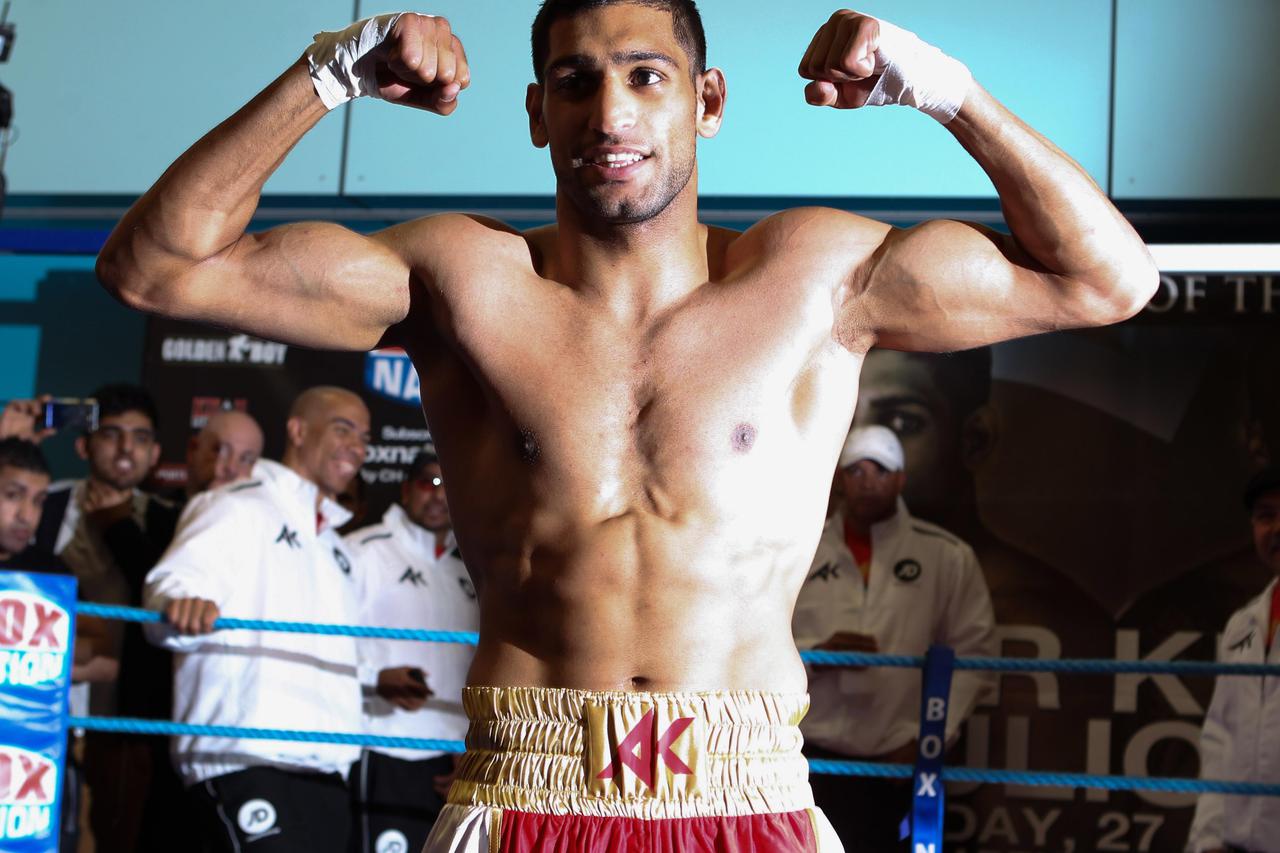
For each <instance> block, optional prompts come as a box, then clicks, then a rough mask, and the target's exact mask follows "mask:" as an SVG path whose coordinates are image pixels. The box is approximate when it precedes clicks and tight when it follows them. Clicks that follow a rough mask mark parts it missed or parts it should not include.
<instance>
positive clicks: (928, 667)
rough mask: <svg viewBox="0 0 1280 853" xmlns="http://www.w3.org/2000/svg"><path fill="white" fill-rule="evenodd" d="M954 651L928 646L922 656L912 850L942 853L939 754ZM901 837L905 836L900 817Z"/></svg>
mask: <svg viewBox="0 0 1280 853" xmlns="http://www.w3.org/2000/svg"><path fill="white" fill-rule="evenodd" d="M955 661H956V653H955V650H954V649H952V648H949V647H947V646H930V647H929V651H928V652H927V653H926V654H925V656H924V672H923V674H922V682H923V683H922V688H923V689H922V690H921V691H920V740H919V743H918V744H917V747H916V767H915V772H914V773H913V774H912V776H911V787H912V795H911V818H910V820H911V826H910V830H911V849H912V851H914V853H942V819H943V812H944V802H943V800H944V797H943V791H942V755H943V753H944V752H946V749H947V704H948V702H949V701H950V699H951V673H952V671H953V669H954V668H955ZM903 823H904V826H903V832H902V837H904V838H905V837H906V835H907V832H906V830H907V827H906V826H905V824H906V820H905V819H904V820H903Z"/></svg>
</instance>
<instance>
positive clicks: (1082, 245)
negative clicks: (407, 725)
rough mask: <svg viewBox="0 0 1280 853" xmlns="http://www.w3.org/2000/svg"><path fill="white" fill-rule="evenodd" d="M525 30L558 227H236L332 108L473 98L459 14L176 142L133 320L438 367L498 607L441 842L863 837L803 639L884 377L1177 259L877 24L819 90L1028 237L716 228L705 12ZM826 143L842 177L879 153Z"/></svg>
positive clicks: (1030, 134)
mask: <svg viewBox="0 0 1280 853" xmlns="http://www.w3.org/2000/svg"><path fill="white" fill-rule="evenodd" d="M532 42H533V57H534V68H533V72H534V79H535V82H533V83H532V84H530V86H529V88H528V95H527V99H526V109H527V112H528V115H529V127H530V132H531V137H532V140H533V142H534V144H535V145H537V146H539V147H547V148H549V149H550V154H551V162H552V166H553V169H554V171H555V174H556V179H557V190H556V220H557V221H556V223H555V224H554V225H551V226H547V227H544V228H537V229H533V230H532V231H529V232H526V233H518V232H516V231H514V230H513V229H511V228H508V227H506V226H505V225H502V224H500V223H497V222H493V221H491V220H487V219H482V218H478V217H474V216H466V215H442V216H436V217H428V218H425V219H421V220H417V221H413V222H409V223H405V224H403V225H398V226H395V227H392V228H390V229H388V230H386V231H383V232H380V233H378V234H374V235H369V236H364V235H359V234H355V233H353V232H351V231H348V230H346V229H344V228H341V227H339V226H337V225H333V224H326V223H300V224H291V225H285V226H282V227H280V228H275V229H271V230H269V231H266V232H264V233H261V234H253V235H250V234H247V233H245V228H246V227H247V226H248V225H249V222H250V220H251V218H252V216H253V213H254V210H255V208H256V206H257V204H258V199H259V197H260V193H261V190H262V187H263V185H264V183H265V182H266V180H267V178H268V177H269V176H270V174H271V173H272V172H273V171H274V170H275V169H276V167H277V166H278V165H279V163H280V162H281V161H282V160H283V158H284V157H285V156H286V154H287V153H288V151H289V150H290V149H291V148H292V147H293V146H294V145H295V144H296V143H297V142H298V140H300V139H301V138H302V136H303V135H304V134H305V133H306V132H307V131H308V130H309V129H310V128H311V127H313V126H314V125H315V124H316V123H317V122H318V121H319V120H320V119H321V118H322V117H323V116H324V115H325V113H326V112H327V110H328V109H329V108H332V107H334V106H337V105H338V104H340V103H343V102H345V101H347V100H350V99H351V98H353V97H357V96H361V95H375V94H376V95H378V96H379V97H382V98H384V99H386V100H390V101H393V102H397V103H401V104H406V105H410V106H417V107H421V108H425V109H428V110H431V111H434V112H437V113H440V114H443V115H448V114H451V113H453V112H454V110H455V109H456V108H457V105H458V98H459V94H460V92H461V90H462V89H464V88H465V87H466V86H467V85H468V84H469V82H470V71H469V68H468V65H467V61H466V55H465V53H464V51H463V48H462V43H461V41H460V40H459V39H458V37H457V36H456V35H454V34H453V33H452V31H451V29H450V27H449V24H448V22H447V21H445V20H444V19H442V18H436V17H428V16H423V15H417V14H412V13H405V14H402V15H387V16H379V17H376V18H371V19H369V20H366V21H362V22H359V23H357V24H355V25H353V26H352V27H350V28H349V29H347V30H344V31H342V32H340V33H325V34H321V35H320V36H319V37H318V38H317V39H316V41H315V43H314V44H313V45H312V47H311V48H310V49H308V51H307V52H306V56H305V57H304V58H302V59H301V60H299V61H298V62H297V63H296V64H295V65H294V66H292V67H291V68H290V69H289V70H287V71H286V72H285V73H284V74H283V75H282V76H281V77H279V78H278V79H277V80H276V81H275V82H274V83H272V84H270V85H269V86H268V87H267V88H266V89H265V90H264V91H263V92H262V93H261V94H260V95H259V96H258V97H256V98H255V99H254V100H253V101H251V102H250V103H249V104H248V105H247V106H246V107H245V108H244V109H242V110H241V111H240V112H238V113H237V114H236V115H235V116H233V117H231V118H230V119H228V120H227V121H226V122H224V123H223V124H221V125H219V126H218V127H217V128H216V129H214V130H213V131H212V132H211V133H210V134H209V135H208V136H206V137H205V138H204V139H203V140H201V141H200V142H198V143H196V144H195V145H194V146H193V147H192V148H191V149H190V150H188V151H187V152H186V153H185V154H184V155H183V156H182V157H181V158H180V159H179V160H178V161H177V163H175V165H174V166H173V167H172V168H171V169H169V170H168V171H167V172H166V173H165V175H164V176H163V177H162V178H161V179H160V180H159V182H158V183H157V184H156V186H155V187H153V188H152V189H151V190H150V191H148V192H147V193H146V194H145V195H144V196H143V197H142V198H141V199H140V200H139V201H138V203H137V204H136V205H135V206H134V207H133V208H131V210H130V211H129V213H127V214H126V215H125V217H124V219H123V220H122V221H121V223H120V224H119V225H118V226H117V228H116V230H115V231H114V232H113V234H112V236H111V237H110V238H109V240H108V242H107V244H106V245H105V246H104V249H103V252H102V254H101V256H100V258H99V263H98V274H99V277H100V278H101V279H102V281H103V282H104V283H105V284H106V286H107V287H108V288H109V289H110V290H111V291H112V292H113V293H114V294H115V295H117V296H118V297H119V298H121V299H122V300H124V301H125V302H127V303H128V304H130V305H132V306H134V307H136V308H139V309H143V310H149V311H154V312H159V313H163V314H168V315H172V316H176V317H185V318H188V319H196V320H201V321H204V322H215V323H221V324H223V325H229V326H234V327H237V328H242V329H245V330H247V331H250V332H253V333H255V334H258V335H261V336H264V337H268V338H271V339H273V340H281V341H286V342H291V343H295V344H302V345H308V346H318V347H329V348H342V349H369V348H372V347H374V346H378V345H384V346H402V347H403V348H404V349H405V351H406V352H407V353H408V354H409V356H410V357H411V358H412V359H413V362H414V364H415V366H416V368H417V372H418V375H419V376H420V377H421V380H422V399H423V407H424V411H425V413H426V416H427V419H428V421H429V422H430V424H431V430H432V435H433V437H434V438H435V440H436V445H437V448H438V450H439V452H440V458H441V464H442V467H443V469H444V475H445V478H446V480H448V482H449V483H450V503H451V511H452V517H453V524H454V528H455V531H456V534H457V537H458V542H459V544H460V545H461V547H462V551H463V553H464V554H465V555H466V559H467V565H468V568H469V569H470V570H471V572H472V573H473V575H474V577H475V578H476V581H477V583H476V587H477V591H478V593H479V596H480V609H481V632H480V636H481V639H480V645H479V647H478V649H477V653H476V660H475V663H474V665H473V666H472V669H471V673H470V676H469V683H470V684H471V685H473V686H470V687H468V689H467V691H466V693H464V697H463V700H464V705H465V706H466V709H467V712H468V715H469V716H470V717H471V720H472V727H471V733H470V741H469V750H470V752H469V753H468V755H467V757H466V758H464V760H463V763H462V766H461V768H460V770H459V774H458V778H457V779H456V780H455V782H454V784H453V787H452V788H451V790H450V795H449V804H448V805H447V806H446V807H445V810H444V813H443V814H442V816H441V818H440V820H439V821H437V823H436V828H435V830H434V831H433V833H432V840H431V841H430V842H429V846H430V847H432V849H450V848H458V849H468V850H471V849H486V845H488V844H490V843H491V842H492V843H494V844H497V843H498V836H499V835H500V836H501V843H502V844H504V845H510V846H509V847H506V848H505V849H528V848H529V847H531V846H533V845H534V844H535V841H534V840H533V839H537V838H544V839H558V842H559V843H562V844H563V846H574V847H577V848H579V849H595V848H596V847H599V848H601V849H619V846H618V845H620V844H621V843H622V841H621V839H623V838H629V839H633V843H649V842H648V841H640V842H635V841H634V840H635V839H653V840H652V844H653V845H660V846H661V848H662V849H666V848H668V847H674V848H677V849H698V848H700V847H703V846H711V845H715V844H720V843H722V842H723V843H726V844H740V845H743V846H748V845H750V844H755V845H756V846H757V847H761V848H789V849H813V848H814V847H816V845H817V843H818V838H819V837H822V838H824V839H826V840H828V841H830V843H831V844H832V845H833V846H835V845H838V842H836V841H834V840H833V839H831V837H830V836H831V831H830V828H829V826H828V825H827V824H826V822H825V820H823V819H822V818H821V815H820V813H817V812H816V811H815V810H814V809H813V799H812V793H811V792H810V790H809V787H808V784H807V776H808V767H807V765H806V763H805V761H804V758H803V755H802V754H801V752H800V741H801V738H800V735H799V730H798V725H797V724H798V723H799V720H800V718H801V717H802V716H803V714H804V710H805V707H806V704H807V700H806V698H805V697H804V689H805V673H804V668H803V666H802V665H801V663H800V659H799V656H798V654H797V652H796V648H795V644H794V642H793V641H792V637H791V631H790V625H791V609H792V605H793V602H794V600H795V596H796V593H797V591H798V590H799V588H800V585H801V583H802V582H803V580H804V578H805V574H806V570H807V568H808V564H809V558H810V557H811V555H812V554H813V552H814V549H815V547H816V544H817V539H818V535H819V533H820V532H821V525H822V516H823V509H824V507H825V505H826V499H827V484H828V483H829V482H830V476H831V472H832V470H834V468H835V464H836V459H837V457H838V455H839V452H840V447H841V444H842V443H843V440H844V437H845V434H846V431H847V428H848V425H849V423H850V420H851V418H852V415H853V409H854V403H855V398H856V387H857V376H858V371H859V368H860V366H861V362H862V358H863V357H864V355H865V354H866V352H867V351H868V350H869V349H870V348H871V347H872V346H874V345H879V346H884V347H888V348H899V349H922V350H953V349H960V348H965V347H973V346H979V345H982V344H986V343H991V342H993V341H997V340H1001V339H1004V338H1009V337H1014V336H1018V335H1026V334H1031V333H1035V332H1041V331H1045V330H1048V329H1052V328H1062V327H1068V326H1089V325H1097V324H1104V323H1112V322H1116V321H1118V320H1121V319H1123V318H1125V317H1128V316H1131V315H1132V314H1133V313H1135V312H1136V311H1137V310H1139V308H1140V307H1141V306H1142V305H1143V304H1145V303H1146V302H1147V300H1148V299H1149V298H1150V295H1151V294H1152V293H1153V292H1154V288H1155V286H1156V283H1157V275H1156V271H1155V269H1154V267H1153V265H1152V263H1151V259H1150V257H1149V255H1148V253H1147V252H1146V249H1145V247H1143V245H1142V243H1141V241H1140V240H1139V239H1138V238H1137V236H1136V234H1134V232H1133V230H1132V229H1131V228H1130V227H1129V225H1128V224H1127V223H1126V222H1125V221H1124V219H1123V217H1121V216H1120V214H1119V213H1118V212H1117V211H1116V210H1115V209H1114V207H1113V206H1112V205H1111V204H1110V203H1109V202H1108V200H1107V199H1106V197H1105V195H1104V194H1103V193H1102V192H1101V191H1100V190H1099V189H1098V188H1097V186H1096V185H1095V184H1094V183H1093V182H1092V180H1090V178H1089V177H1088V176H1087V175H1086V174H1085V173H1084V171H1083V170H1082V169H1080V167H1079V166H1077V165H1076V164H1075V163H1073V162H1072V161H1071V160H1070V159H1069V158H1067V157H1066V156H1065V155H1064V154H1063V153H1062V152H1060V151H1059V150H1057V149H1056V148H1054V147H1053V146H1052V145H1051V144H1049V143H1048V142H1047V141H1046V140H1044V139H1043V137H1041V136H1039V135H1038V134H1036V133H1035V132H1034V131H1032V130H1031V129H1029V128H1028V127H1027V126H1026V125H1024V124H1023V123H1022V122H1020V121H1019V120H1018V119H1017V118H1016V117H1015V116H1013V115H1012V114H1011V113H1010V112H1008V111H1007V110H1006V109H1005V108H1004V107H1003V106H1001V105H1000V104H999V103H998V102H997V101H996V100H995V99H994V98H992V97H991V95H990V94H989V93H987V92H986V91H985V90H984V89H983V88H982V87H981V86H979V85H977V84H975V83H973V82H972V78H971V76H970V74H969V72H968V70H967V69H966V68H965V67H964V66H963V65H961V64H960V63H959V62H957V61H956V60H954V59H951V58H950V57H947V56H945V55H944V54H942V53H941V52H940V51H938V50H937V49H936V48H933V47H931V46H929V45H927V44H925V43H924V42H922V41H920V40H919V39H918V38H916V37H915V36H914V35H912V34H911V33H908V32H905V31H903V30H900V29H898V28H896V27H893V26H891V25H889V24H887V23H885V22H881V21H877V20H876V19H874V18H870V17H867V16H864V15H859V14H857V13H855V12H850V11H840V12H837V13H835V14H834V15H832V16H831V18H830V19H829V20H828V21H827V22H825V23H823V24H822V25H821V27H819V28H818V31H817V33H816V35H815V37H814V39H813V41H812V43H811V44H810V45H809V48H808V49H807V50H805V51H803V52H802V50H801V46H800V45H796V46H795V49H794V53H793V54H792V57H793V58H792V59H786V60H782V62H781V65H782V67H784V68H785V67H786V66H788V65H790V63H791V62H793V61H795V60H794V57H795V56H798V55H800V54H801V53H803V56H802V58H801V59H800V73H801V75H802V76H803V77H806V78H808V79H809V80H810V82H809V83H808V84H807V85H806V86H805V87H804V93H805V95H804V96H805V97H806V98H807V100H808V101H809V103H811V104H813V105H815V106H830V107H835V108H840V109H845V108H849V109H852V108H858V107H862V106H866V105H881V104H896V103H902V104H909V105H912V106H917V107H919V108H920V109H921V110H922V111H924V112H925V113H927V114H928V115H930V116H932V117H933V118H935V119H937V120H938V121H940V122H942V123H943V124H944V125H945V126H946V128H947V129H948V130H949V131H951V132H952V134H953V135H954V136H955V137H956V139H957V140H958V141H959V142H960V144H962V145H963V146H964V147H965V148H966V150H968V151H969V152H970V153H971V154H972V155H973V156H974V157H975V159H976V160H977V161H978V163H979V164H980V165H981V166H982V167H983V168H984V169H985V170H986V171H987V173H988V174H989V175H990V176H991V178H992V180H993V182H994V184H995V187H996V190H997V192H998V193H999V195H1000V199H1001V202H1002V204H1003V207H1004V211H1005V218H1006V220H1007V222H1008V224H1009V227H1010V231H1011V234H1009V235H1002V234H998V233H996V232H994V231H991V230H988V229H984V228H982V227H980V226H977V225H972V224H966V223H959V222H947V221H933V222H927V223H924V224H922V225H920V226H918V227H916V228H911V229H906V230H900V229H894V228H890V227H888V226H887V225H884V224H883V223H878V222H874V221H871V220H869V219H865V218H862V217H859V216H854V215H851V214H847V213H844V212H840V211H835V210H829V209H820V208H806V209H799V210H789V211H784V212H782V213H779V214H776V215H774V216H770V217H768V218H766V219H765V220H763V221H762V222H760V223H758V224H757V225H755V226H754V227H752V228H751V229H749V230H748V231H746V232H745V233H741V234H739V233H736V232H731V231H728V230H725V229H718V228H710V227H707V226H704V225H702V224H701V223H699V222H698V218H697V207H698V204H697V177H696V176H697V166H696V156H695V155H696V143H697V140H698V138H699V137H703V138H708V137H711V136H714V135H715V134H716V133H717V132H718V131H719V129H720V125H721V120H722V118H723V116H724V109H725V98H726V88H725V78H724V74H723V73H722V72H721V71H720V70H719V69H716V68H708V67H706V64H705V59H706V50H705V38H704V36H703V33H702V27H701V23H700V19H699V18H698V15H697V10H696V9H695V8H694V6H693V3H692V2H688V0H646V1H645V2H610V0H577V2H575V0H549V2H547V3H545V4H544V5H543V6H542V8H541V9H540V11H539V13H538V16H537V18H536V19H535V21H534V27H533V39H532ZM799 96H800V91H799V87H797V97H799ZM833 144H834V146H835V147H833V154H832V158H831V166H830V167H831V168H837V167H840V168H850V169H852V168H858V166H857V165H856V164H853V163H851V162H848V158H847V157H843V156H842V155H841V154H840V153H839V148H838V145H839V143H838V141H837V140H833ZM440 162H441V167H442V168H447V165H446V164H447V159H446V158H442V159H441V161H440ZM667 819H670V820H667ZM658 831H661V832H662V833H664V835H663V839H664V840H662V841H661V842H659V841H658V840H657V839H656V838H655V837H654V835H653V834H654V833H656V832H658ZM548 843H552V842H551V841H548Z"/></svg>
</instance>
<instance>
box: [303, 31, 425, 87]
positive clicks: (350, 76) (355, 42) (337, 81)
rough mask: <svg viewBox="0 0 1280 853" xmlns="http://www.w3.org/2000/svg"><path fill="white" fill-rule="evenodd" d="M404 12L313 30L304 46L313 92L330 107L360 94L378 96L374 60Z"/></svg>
mask: <svg viewBox="0 0 1280 853" xmlns="http://www.w3.org/2000/svg"><path fill="white" fill-rule="evenodd" d="M402 14H404V13H403V12H395V13H392V14H387V15H376V16H374V17H372V18H365V19H364V20H363V21H356V22H355V23H354V24H352V25H351V26H349V27H347V28H346V29H345V30H341V31H339V32H336V33H316V38H315V41H314V42H312V44H311V46H310V47H308V48H307V53H306V57H307V65H308V67H309V68H310V69H311V81H312V83H314V84H315V87H316V94H318V95H319V96H320V100H322V101H324V105H325V106H326V107H328V108H329V109H333V108H334V107H336V106H340V105H342V104H345V103H346V102H347V101H350V100H352V99H353V98H358V97H360V96H361V95H369V96H371V97H374V98H376V97H378V81H377V78H376V77H375V75H374V63H375V61H376V60H377V59H378V57H379V50H378V49H379V48H380V47H381V45H382V43H383V42H384V41H386V38H387V36H388V35H389V34H390V33H391V28H392V27H393V26H395V23H396V21H397V20H399V18H400V16H401V15H402Z"/></svg>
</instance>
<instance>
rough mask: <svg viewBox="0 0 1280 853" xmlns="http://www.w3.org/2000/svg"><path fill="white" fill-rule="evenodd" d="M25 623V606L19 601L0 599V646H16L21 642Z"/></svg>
mask: <svg viewBox="0 0 1280 853" xmlns="http://www.w3.org/2000/svg"><path fill="white" fill-rule="evenodd" d="M26 624H27V606H26V605H25V604H23V603H22V602H21V601H14V600H13V599H9V600H7V601H0V646H16V645H18V643H20V642H22V632H23V628H24V627H25V626H26Z"/></svg>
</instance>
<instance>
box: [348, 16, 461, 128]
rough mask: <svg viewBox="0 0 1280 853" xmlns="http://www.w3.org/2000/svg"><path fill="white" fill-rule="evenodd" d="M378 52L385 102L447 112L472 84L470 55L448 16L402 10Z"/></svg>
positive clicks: (379, 85)
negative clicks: (442, 16) (460, 94)
mask: <svg viewBox="0 0 1280 853" xmlns="http://www.w3.org/2000/svg"><path fill="white" fill-rule="evenodd" d="M377 54H381V55H380V56H379V55H377ZM377 54H375V55H374V57H372V58H374V61H375V69H374V73H375V76H376V79H377V91H378V97H380V98H382V99H383V100H385V101H391V102H392V103H397V104H405V105H406V106H411V107H418V108H419V109H424V110H430V111H431V112H434V113H439V114H440V115H448V114H449V113H451V112H453V111H454V110H455V109H457V106H458V93H459V92H461V91H462V90H463V89H465V88H467V86H468V85H470V83H471V69H470V67H469V66H468V65H467V54H466V52H465V51H464V50H463V48H462V42H461V41H460V40H459V39H458V37H457V36H456V35H454V34H453V30H452V28H451V27H450V26H449V21H448V20H447V19H445V18H440V17H432V16H430V15H418V14H414V13H413V12H406V13H404V14H403V15H401V16H400V17H399V18H398V19H397V20H396V22H395V25H394V26H393V27H392V28H391V32H390V33H389V34H388V36H387V40H386V42H385V43H384V45H383V46H382V50H380V51H378V52H377Z"/></svg>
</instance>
